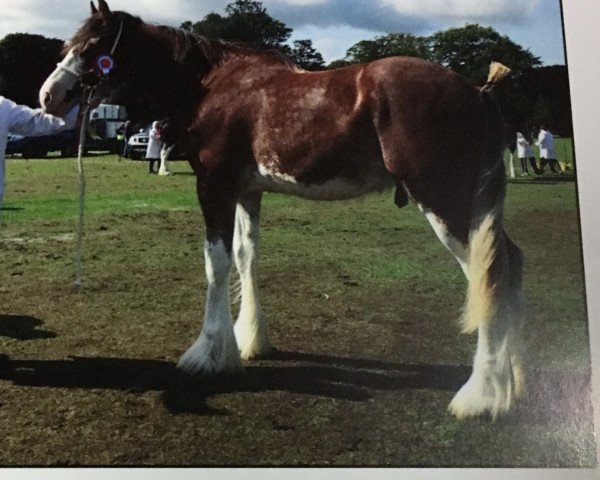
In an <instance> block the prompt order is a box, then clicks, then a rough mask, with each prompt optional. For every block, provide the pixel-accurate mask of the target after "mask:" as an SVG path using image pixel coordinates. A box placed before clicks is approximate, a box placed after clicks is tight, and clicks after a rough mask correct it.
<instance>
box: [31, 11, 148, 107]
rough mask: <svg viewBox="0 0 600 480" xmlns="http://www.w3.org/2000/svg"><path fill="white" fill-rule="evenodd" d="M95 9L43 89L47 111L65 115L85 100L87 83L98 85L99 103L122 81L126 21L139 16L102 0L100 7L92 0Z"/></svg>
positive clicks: (42, 101)
mask: <svg viewBox="0 0 600 480" xmlns="http://www.w3.org/2000/svg"><path fill="white" fill-rule="evenodd" d="M91 9H92V12H91V16H90V17H89V18H88V19H87V20H86V21H85V23H84V24H83V25H82V26H81V28H80V29H79V30H78V31H77V33H75V35H74V36H73V38H72V39H71V40H69V41H68V42H67V43H66V44H65V47H64V50H63V51H64V53H65V57H64V58H63V60H62V61H61V62H60V63H59V64H58V65H57V67H56V69H55V70H54V72H52V73H51V74H50V76H49V77H48V78H47V79H46V81H45V82H44V85H42V88H41V89H40V94H39V100H40V104H41V106H42V108H43V109H44V111H46V112H47V113H51V114H54V115H64V114H65V113H66V112H68V111H69V110H70V109H71V108H72V107H73V106H74V105H75V104H77V103H78V102H80V101H81V100H82V95H83V94H84V87H86V86H87V87H94V90H93V96H92V98H91V102H92V103H98V102H99V101H100V100H102V99H103V98H106V97H108V96H109V95H110V93H111V90H114V89H115V88H117V87H118V85H119V83H120V80H119V74H118V73H119V67H118V65H119V61H120V59H121V58H124V55H123V43H124V40H123V39H124V37H125V29H126V28H127V26H125V24H128V25H129V26H130V25H131V23H132V22H131V21H132V20H138V21H139V19H135V18H134V17H131V16H129V15H127V14H123V13H122V12H111V10H110V9H109V7H108V4H107V3H106V1H105V0H98V8H96V6H95V5H94V3H93V2H91Z"/></svg>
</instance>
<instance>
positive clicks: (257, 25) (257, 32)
mask: <svg viewBox="0 0 600 480" xmlns="http://www.w3.org/2000/svg"><path fill="white" fill-rule="evenodd" d="M225 13H226V14H227V16H225V17H224V16H221V15H219V14H218V13H209V14H208V15H206V17H204V19H202V20H201V21H199V22H196V23H192V22H190V21H187V22H184V23H183V24H182V25H181V27H182V28H185V29H187V30H190V31H193V32H195V33H197V34H199V35H203V36H205V37H207V38H212V39H221V40H227V41H231V42H245V43H248V44H250V45H252V46H254V47H256V48H262V49H278V50H282V51H284V52H285V51H286V49H285V48H284V47H285V46H286V45H285V42H286V41H287V40H288V39H289V38H290V35H291V33H292V29H291V28H288V27H286V26H285V24H284V23H283V22H280V21H279V20H276V19H274V18H273V17H271V16H270V15H269V14H268V13H267V11H266V9H265V8H263V6H262V4H261V2H257V1H253V0H236V1H235V2H233V3H230V4H229V5H227V6H226V7H225ZM287 52H289V47H287Z"/></svg>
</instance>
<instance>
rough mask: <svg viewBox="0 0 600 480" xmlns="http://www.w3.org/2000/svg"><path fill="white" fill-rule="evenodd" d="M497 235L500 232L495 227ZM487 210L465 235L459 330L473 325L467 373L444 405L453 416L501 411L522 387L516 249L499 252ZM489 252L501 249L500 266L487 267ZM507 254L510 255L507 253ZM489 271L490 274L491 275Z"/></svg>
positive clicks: (521, 305) (519, 293) (461, 416)
mask: <svg viewBox="0 0 600 480" xmlns="http://www.w3.org/2000/svg"><path fill="white" fill-rule="evenodd" d="M501 234H502V235H503V233H501ZM497 235H498V232H497V230H496V227H495V219H494V216H493V215H488V216H487V217H486V218H484V220H483V221H482V223H481V225H480V226H479V228H478V229H477V230H476V231H475V232H473V233H472V235H471V236H470V242H469V245H470V255H469V260H468V262H469V292H468V294H467V304H466V306H465V311H464V315H465V316H466V317H465V318H464V319H463V320H464V321H463V323H464V324H465V331H474V330H475V329H477V331H478V338H477V351H476V352H475V358H474V360H473V373H472V374H471V377H470V378H469V380H468V381H467V383H465V385H463V387H462V388H461V389H460V390H459V391H458V393H457V394H456V395H455V397H454V399H453V400H452V402H451V403H450V406H449V410H450V411H451V412H452V413H453V414H454V415H456V416H457V417H458V418H465V417H471V416H476V415H480V414H483V413H487V412H489V413H491V415H492V417H493V418H496V417H497V416H498V414H500V413H503V412H506V411H508V410H509V408H510V407H511V404H512V403H513V401H514V400H515V399H516V398H517V397H518V396H519V395H520V394H521V392H522V390H523V373H522V372H523V371H522V368H521V351H522V344H521V331H520V330H521V328H520V326H521V325H522V319H523V299H522V294H521V292H520V290H519V289H518V288H519V285H512V284H511V281H512V280H511V277H513V278H514V277H518V276H519V275H520V272H519V271H518V270H514V271H511V269H520V268H521V260H520V259H519V256H518V253H512V254H511V253H505V251H504V248H503V247H504V246H503V245H501V244H499V243H498V242H502V237H500V238H497ZM494 255H507V258H506V259H505V261H504V262H503V263H504V266H503V268H502V269H501V270H500V271H496V272H495V273H494V274H492V273H491V268H492V261H493V259H494ZM511 255H512V257H511ZM492 275H493V276H492Z"/></svg>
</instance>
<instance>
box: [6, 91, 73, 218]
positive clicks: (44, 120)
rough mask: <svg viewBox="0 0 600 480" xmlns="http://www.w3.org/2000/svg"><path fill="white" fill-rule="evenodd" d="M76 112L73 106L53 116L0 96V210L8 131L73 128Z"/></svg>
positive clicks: (49, 131) (27, 132)
mask: <svg viewBox="0 0 600 480" xmlns="http://www.w3.org/2000/svg"><path fill="white" fill-rule="evenodd" d="M78 113H79V107H75V108H73V109H72V110H71V111H70V112H69V113H68V114H67V115H66V116H65V118H60V117H55V116H53V115H48V114H47V113H44V112H43V111H42V110H41V109H40V108H37V109H32V108H29V107H27V106H25V105H17V104H16V103H15V102H13V101H12V100H9V99H8V98H5V97H3V96H0V211H1V210H2V201H3V199H4V183H5V173H6V144H7V143H8V133H9V132H10V133H16V134H19V135H25V136H30V137H31V136H41V135H52V134H54V133H58V132H60V131H62V130H69V129H71V128H74V127H75V125H76V123H77V115H78Z"/></svg>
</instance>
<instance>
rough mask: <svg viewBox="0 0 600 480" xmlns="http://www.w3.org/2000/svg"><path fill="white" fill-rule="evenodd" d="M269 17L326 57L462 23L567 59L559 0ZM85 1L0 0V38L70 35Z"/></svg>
mask: <svg viewBox="0 0 600 480" xmlns="http://www.w3.org/2000/svg"><path fill="white" fill-rule="evenodd" d="M231 1H233V0H135V1H132V0H108V4H109V6H110V8H111V9H112V10H125V11H127V12H129V13H132V14H134V15H137V16H140V17H142V19H143V20H144V21H147V22H150V23H157V24H163V25H170V26H179V25H180V24H181V23H182V22H184V21H186V20H191V21H192V22H195V21H198V20H201V19H202V18H203V17H204V16H205V15H206V14H207V13H209V12H216V13H219V14H224V7H225V5H227V4H228V3H230V2H231ZM262 4H263V6H264V7H265V8H266V9H267V13H269V14H270V15H271V16H272V17H274V18H277V19H279V20H281V21H282V22H284V23H285V24H286V25H287V26H288V27H291V28H293V30H294V31H293V35H292V40H299V39H305V38H309V39H311V40H312V41H313V46H314V47H315V48H316V49H317V50H318V51H319V52H321V54H322V55H323V58H324V59H325V61H326V62H327V63H328V62H330V61H332V60H335V59H339V58H343V57H344V56H345V54H346V50H347V49H348V48H350V47H351V46H352V45H354V44H355V43H357V42H358V41H360V40H368V39H372V38H374V37H376V36H379V35H384V34H386V33H389V32H403V33H412V34H414V35H430V34H432V33H434V32H437V31H439V30H445V29H447V28H450V27H461V26H463V25H465V24H466V23H479V24H481V25H484V26H491V27H493V28H495V29H496V30H497V31H498V32H500V33H501V34H503V35H508V36H509V37H510V38H511V39H512V40H513V41H514V42H516V43H518V44H519V45H521V46H522V47H524V48H526V49H529V50H530V51H531V53H533V54H534V55H536V56H538V57H540V58H541V60H542V62H543V64H544V65H554V64H564V63H565V56H564V46H563V45H564V43H563V33H562V26H561V15H560V0H262ZM89 11H90V7H89V2H88V1H87V0H2V6H1V8H0V39H1V38H3V37H4V36H5V35H7V34H8V33H35V34H40V35H44V36H46V37H52V38H59V39H62V40H67V39H68V38H70V37H71V35H72V34H73V33H74V32H75V30H77V27H78V26H79V25H80V24H81V23H82V21H83V20H84V19H85V18H86V17H87V16H88V15H89Z"/></svg>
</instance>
